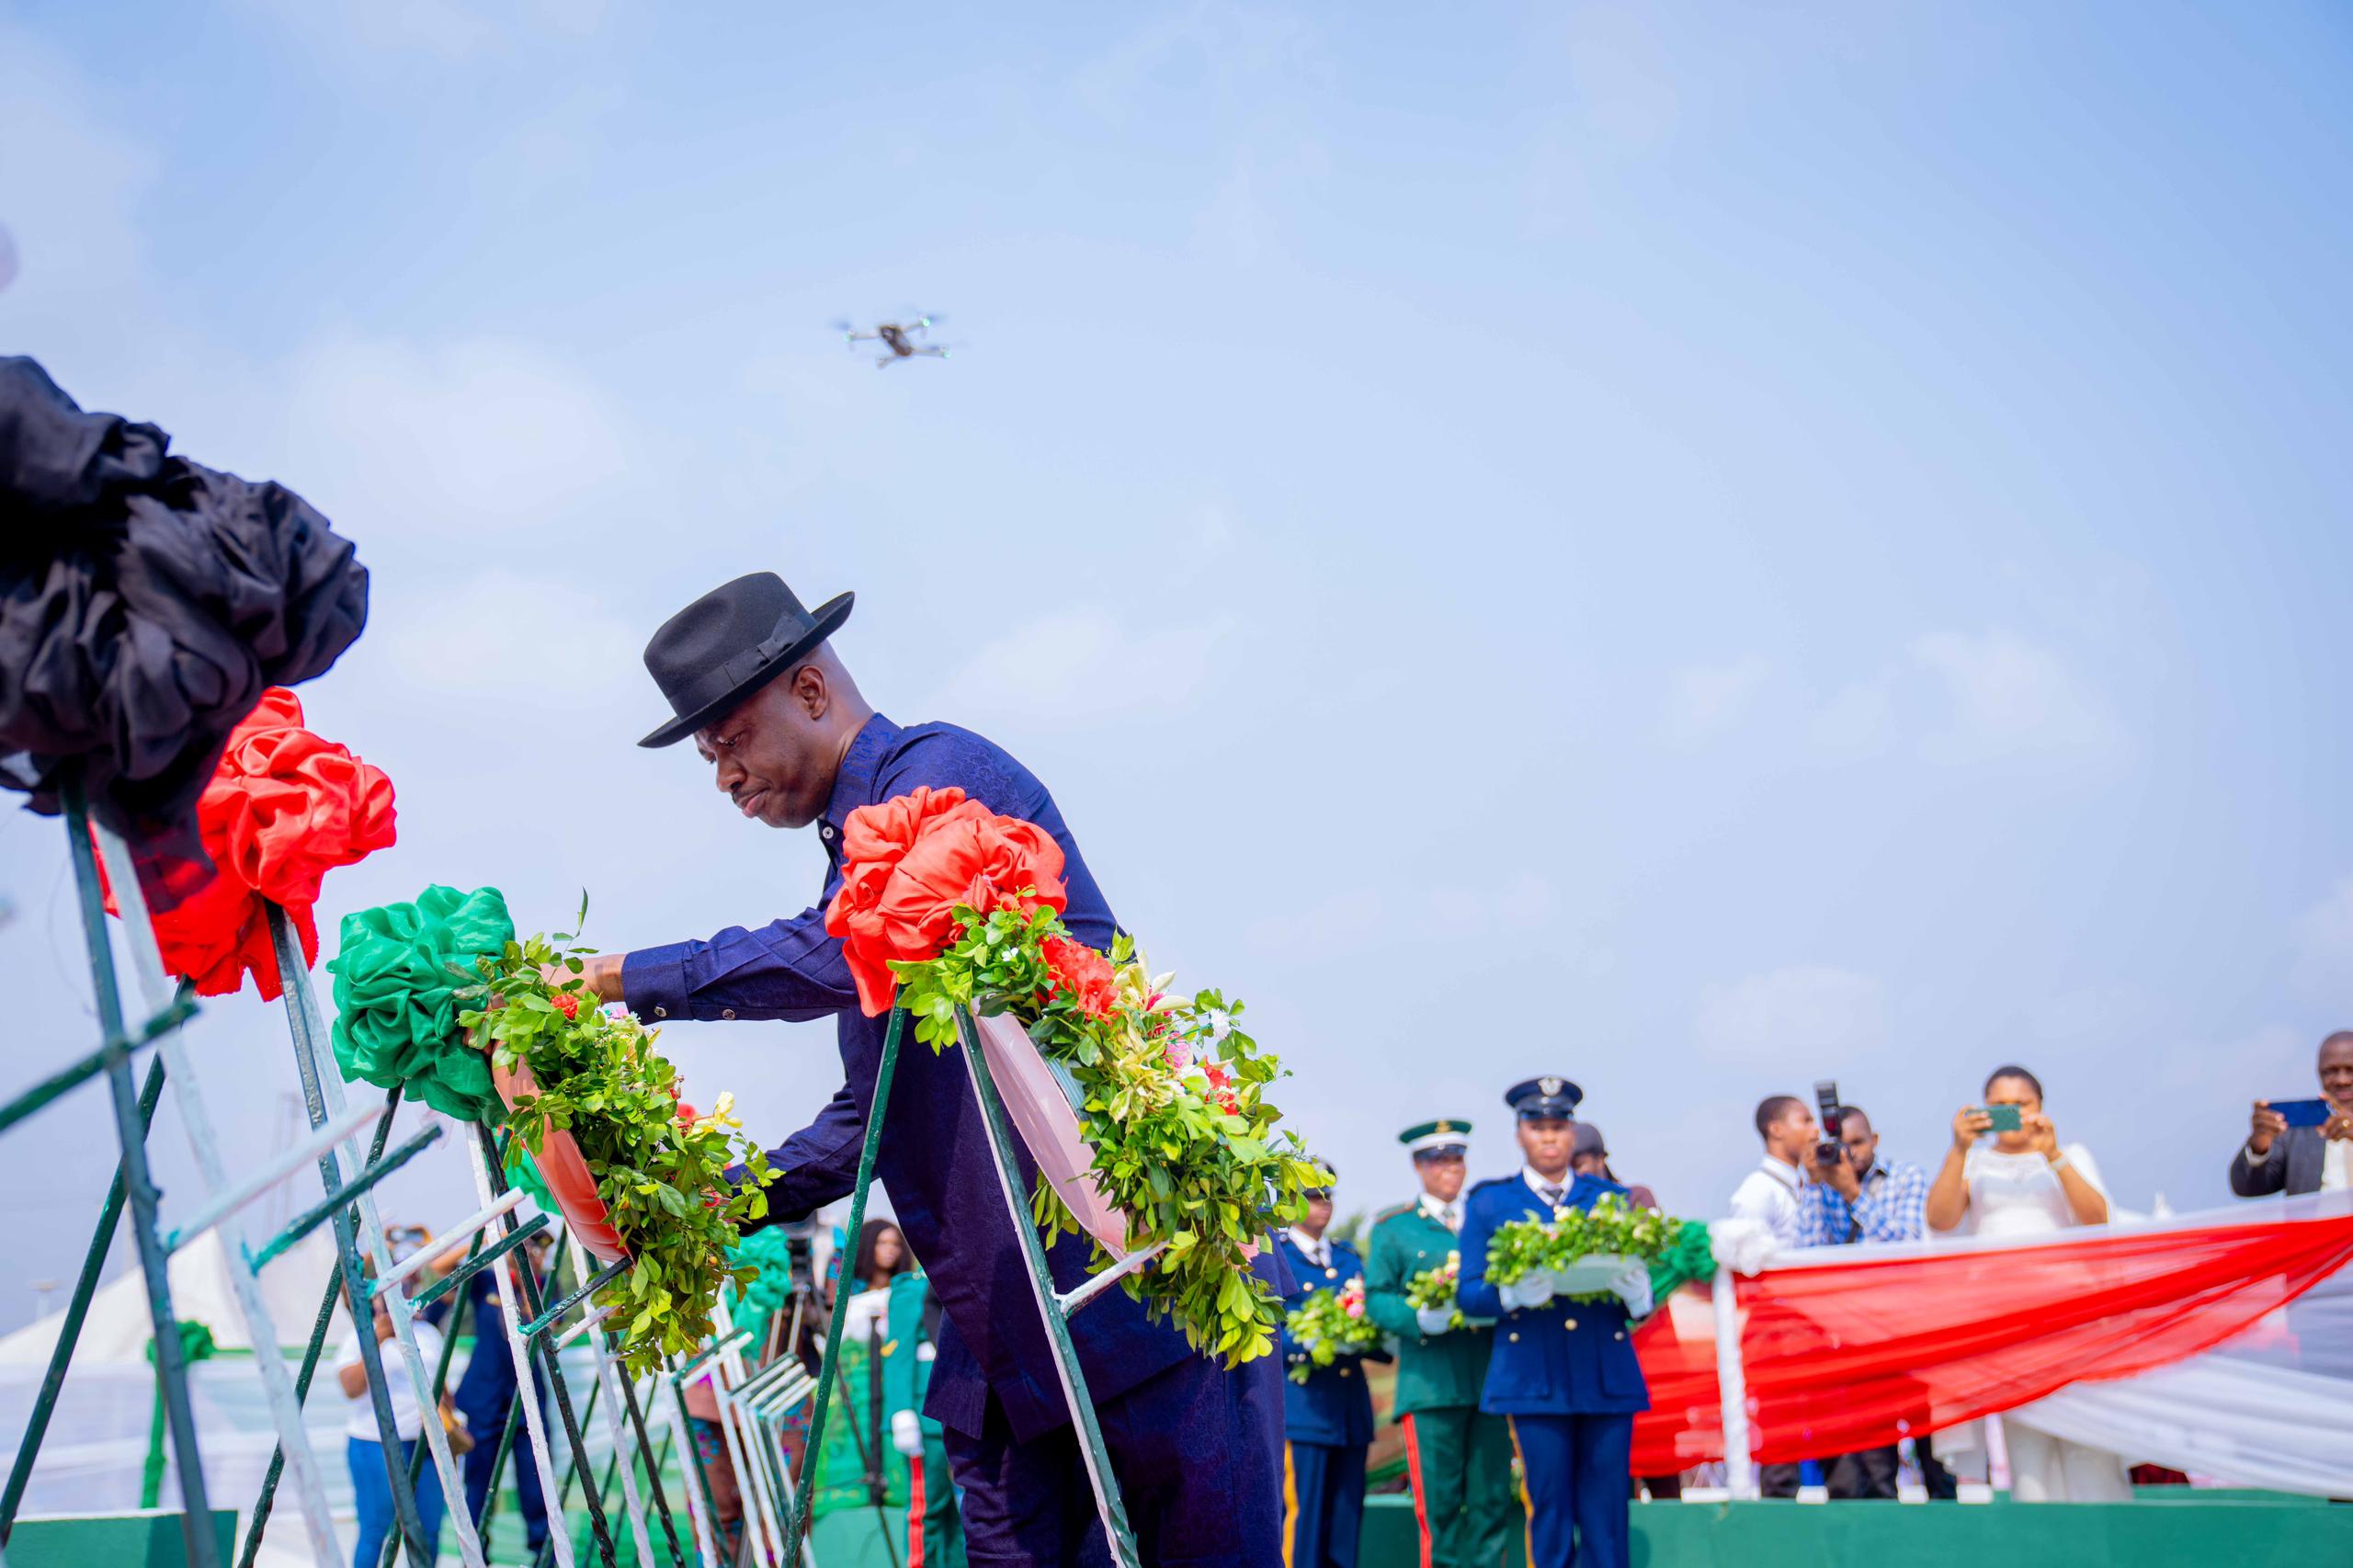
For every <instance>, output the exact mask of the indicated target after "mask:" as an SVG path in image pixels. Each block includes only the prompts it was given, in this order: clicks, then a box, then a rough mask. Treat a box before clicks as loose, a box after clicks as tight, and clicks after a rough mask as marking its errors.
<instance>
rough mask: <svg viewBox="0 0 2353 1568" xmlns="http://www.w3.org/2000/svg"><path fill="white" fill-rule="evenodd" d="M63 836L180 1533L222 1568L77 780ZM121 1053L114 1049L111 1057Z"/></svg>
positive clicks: (193, 1552) (71, 784) (195, 1564)
mask: <svg viewBox="0 0 2353 1568" xmlns="http://www.w3.org/2000/svg"><path fill="white" fill-rule="evenodd" d="M64 794H65V833H66V838H67V841H68V845H69V847H70V849H71V852H72V854H73V857H74V883H75V886H76V889H77V891H78V892H80V894H81V903H82V938H83V941H84V942H85V944H86V945H87V947H88V949H89V955H90V981H91V991H92V993H93V996H94V999H95V1000H96V1001H97V1007H98V1027H99V1028H100V1029H102V1030H103V1031H104V1032H105V1035H106V1039H107V1041H108V1051H107V1054H106V1066H105V1072H106V1075H107V1086H108V1089H109V1090H111V1091H112V1093H113V1096H114V1125H115V1137H116V1139H117V1140H118V1141H119V1142H120V1143H121V1145H122V1177H123V1191H124V1193H125V1195H126V1197H127V1198H128V1199H129V1202H130V1205H131V1244H132V1246H133V1247H134V1248H135V1249H136V1250H137V1253H138V1256H139V1270H140V1273H141V1274H142V1276H143V1277H144V1278H145V1280H146V1284H147V1315H148V1320H149V1322H150V1324H152V1326H153V1331H154V1335H155V1340H154V1343H155V1378H156V1382H157V1385H158V1387H159V1388H160V1389H161V1391H162V1393H163V1398H164V1416H165V1426H166V1427H167V1428H168V1429H169V1430H170V1432H171V1437H172V1457H173V1458H174V1460H176V1461H177V1463H178V1466H179V1477H180V1508H181V1515H180V1533H181V1536H182V1539H183V1540H185V1541H186V1543H187V1546H188V1562H189V1564H190V1565H191V1568H220V1562H221V1552H220V1548H219V1545H218V1544H217V1543H216V1542H215V1541H214V1540H213V1539H212V1510H211V1506H210V1503H209V1502H208V1501H207V1499H206V1497H205V1492H204V1461H203V1458H202V1454H201V1452H200V1450H199V1448H198V1445H197V1437H196V1414H195V1412H194V1411H193V1410H191V1409H190V1408H189V1406H188V1361H187V1358H185V1357H184V1356H183V1355H182V1354H181V1352H180V1333H179V1324H178V1322H177V1320H176V1319H175V1318H174V1317H173V1315H172V1287H171V1275H170V1272H169V1268H168V1267H167V1264H166V1261H165V1256H164V1242H163V1236H162V1233H160V1232H159V1230H158V1229H157V1227H156V1222H155V1199H156V1197H157V1194H156V1190H155V1183H154V1180H153V1176H151V1175H150V1174H149V1171H148V1167H147V1127H146V1122H145V1120H144V1119H143V1118H142V1117H141V1115H140V1113H139V1095H138V1091H137V1090H136V1089H135V1088H133V1087H132V1085H131V1061H130V1048H129V1042H128V1040H127V1038H126V1036H125V1034H124V1031H123V1019H122V992H121V990H120V987H119V984H118V983H117V982H116V978H115V970H114V949H113V946H112V943H111V940H110V938H109V937H108V933H107V916H106V900H105V897H104V895H103V894H102V893H100V892H99V891H98V868H97V858H96V856H95V855H94V854H93V853H92V850H91V846H90V823H89V812H88V806H87V803H86V801H85V797H84V794H83V790H82V780H81V778H80V777H79V776H78V775H75V776H74V777H71V778H67V779H66V781H65V789H64ZM117 1046H119V1049H116V1047H117Z"/></svg>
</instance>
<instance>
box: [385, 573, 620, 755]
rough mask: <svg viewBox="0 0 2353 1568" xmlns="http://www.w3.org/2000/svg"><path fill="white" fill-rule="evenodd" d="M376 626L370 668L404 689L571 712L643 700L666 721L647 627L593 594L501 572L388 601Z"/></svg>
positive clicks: (553, 581)
mask: <svg viewBox="0 0 2353 1568" xmlns="http://www.w3.org/2000/svg"><path fill="white" fill-rule="evenodd" d="M374 619H375V626H374V629H373V635H372V639H371V644H370V645H369V648H368V652H369V653H372V654H374V655H375V658H374V659H373V660H371V661H370V663H373V664H380V665H383V666H387V667H388V668H389V670H390V673H391V676H392V679H394V680H396V681H397V682H398V683H399V685H400V687H402V688H403V689H404V691H410V692H414V691H416V690H429V691H436V692H443V693H450V694H456V695H462V696H463V697H464V698H465V699H467V701H468V702H469V703H486V702H491V701H496V700H500V699H528V700H529V701H532V702H534V703H536V704H544V705H548V706H551V707H554V708H559V709H563V710H571V711H584V710H589V709H592V708H596V707H598V706H600V705H602V704H604V703H606V702H608V701H610V700H620V701H623V702H628V701H630V700H631V699H633V700H634V705H635V706H636V707H638V708H645V709H647V711H648V713H649V715H651V716H652V717H654V718H658V717H659V711H658V710H657V709H654V708H652V707H650V706H649V704H651V703H652V702H653V701H654V696H653V693H652V691H651V689H650V688H649V687H647V684H646V679H645V671H644V667H643V665H642V664H641V663H640V662H639V658H638V648H639V645H640V643H641V642H642V638H643V628H642V626H636V625H632V624H631V623H629V622H626V621H624V620H622V619H620V617H618V616H615V615H614V614H612V613H611V612H610V611H609V610H608V609H607V608H605V607H604V605H603V603H602V602H601V601H600V600H599V599H598V598H597V597H596V596H595V594H594V592H593V591H592V590H589V589H585V588H583V587H580V586H577V585H568V584H566V583H564V582H563V581H560V580H551V579H548V578H542V577H535V576H526V575H524V574H520V573H517V572H511V571H506V570H500V571H494V572H490V573H486V574H483V575H480V576H477V577H474V578H472V579H470V580H469V581H467V582H466V583H465V584H464V585H462V586H460V587H459V588H458V589H457V590H456V591H455V592H452V593H447V594H437V595H431V596H430V597H425V598H422V599H419V598H416V597H411V598H408V599H406V600H402V599H393V600H392V601H391V602H389V603H380V604H379V606H378V607H377V614H376V616H375V618H374ZM647 727H648V728H651V727H652V726H651V723H650V722H649V724H648V726H647Z"/></svg>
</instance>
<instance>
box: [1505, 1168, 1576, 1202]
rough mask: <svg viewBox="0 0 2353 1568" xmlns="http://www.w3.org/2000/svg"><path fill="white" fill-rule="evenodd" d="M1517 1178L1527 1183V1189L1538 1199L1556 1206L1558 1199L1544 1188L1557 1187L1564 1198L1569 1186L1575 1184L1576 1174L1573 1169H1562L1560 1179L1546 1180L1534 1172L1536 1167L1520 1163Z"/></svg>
mask: <svg viewBox="0 0 2353 1568" xmlns="http://www.w3.org/2000/svg"><path fill="white" fill-rule="evenodd" d="M1519 1179H1520V1180H1522V1181H1524V1182H1526V1183H1527V1184H1528V1190H1529V1191H1530V1192H1532V1193H1534V1194H1535V1195H1536V1196H1537V1198H1538V1199H1540V1200H1541V1201H1543V1202H1546V1203H1550V1204H1552V1205H1554V1206H1555V1207H1558V1206H1559V1203H1560V1199H1558V1198H1554V1197H1552V1195H1551V1193H1549V1192H1547V1191H1546V1190H1545V1189H1546V1188H1548V1187H1557V1188H1558V1189H1559V1190H1560V1193H1561V1197H1562V1198H1566V1197H1567V1196H1568V1194H1569V1188H1571V1187H1574V1186H1575V1185H1576V1184H1577V1174H1576V1172H1574V1171H1563V1172H1562V1173H1561V1179H1560V1180H1558V1181H1546V1180H1545V1179H1544V1178H1543V1177H1542V1176H1538V1175H1537V1174H1536V1168H1535V1167H1534V1166H1533V1165H1522V1166H1520V1167H1519Z"/></svg>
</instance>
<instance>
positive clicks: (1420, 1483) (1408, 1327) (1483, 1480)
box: [1364, 1120, 1521, 1568]
mask: <svg viewBox="0 0 2353 1568" xmlns="http://www.w3.org/2000/svg"><path fill="white" fill-rule="evenodd" d="M1470 1132H1471V1124H1470V1123H1469V1122H1467V1121H1459V1120H1449V1121H1425V1122H1423V1123H1421V1124H1420V1125H1419V1126H1417V1127H1409V1128H1407V1129H1405V1131H1404V1132H1402V1133H1400V1134H1399V1135H1398V1142H1401V1143H1403V1144H1404V1145H1405V1147H1406V1148H1407V1149H1409V1150H1411V1151H1412V1152H1413V1156H1414V1174H1415V1176H1418V1177H1419V1178H1420V1179H1421V1184H1422V1192H1421V1196H1420V1197H1418V1198H1416V1199H1414V1201H1412V1202H1411V1203H1404V1204H1400V1205H1399V1206H1398V1207H1396V1208H1394V1209H1391V1210H1386V1211H1384V1212H1383V1213H1382V1214H1381V1217H1380V1218H1379V1219H1378V1220H1377V1221H1375V1222H1374V1224H1373V1227H1372V1239H1371V1242H1370V1256H1368V1257H1367V1259H1366V1262H1365V1270H1364V1283H1365V1310H1366V1311H1367V1312H1370V1313H1371V1314H1372V1320H1373V1321H1374V1322H1375V1323H1377V1324H1380V1325H1381V1327H1382V1328H1384V1329H1386V1330H1387V1331H1388V1332H1389V1333H1390V1334H1392V1335H1395V1336H1396V1340H1397V1400H1396V1409H1395V1411H1394V1413H1393V1414H1394V1415H1395V1417H1396V1419H1397V1420H1399V1421H1401V1422H1403V1423H1404V1428H1405V1464H1406V1475H1407V1477H1408V1478H1409V1479H1410V1480H1411V1481H1412V1482H1413V1484H1414V1521H1415V1524H1416V1525H1417V1526H1419V1527H1420V1530H1421V1568H1501V1565H1502V1564H1503V1563H1504V1562H1505V1561H1506V1557H1507V1555H1508V1554H1509V1552H1510V1551H1511V1546H1512V1541H1513V1540H1514V1538H1515V1537H1516V1536H1518V1533H1519V1527H1520V1519H1521V1515H1520V1508H1519V1499H1518V1496H1517V1495H1516V1494H1514V1492H1513V1490H1512V1480H1511V1427H1510V1425H1509V1423H1507V1422H1506V1420H1505V1419H1504V1417H1502V1416H1500V1415H1487V1414H1486V1413H1484V1412H1483V1411H1482V1410H1481V1409H1480V1408H1479V1392H1480V1391H1481V1390H1482V1389H1483V1388H1484V1387H1485V1386H1486V1381H1487V1351H1488V1347H1489V1346H1490V1344H1491V1342H1492V1341H1493V1340H1494V1337H1495V1335H1494V1333H1493V1331H1492V1328H1491V1327H1490V1325H1488V1324H1471V1325H1469V1326H1467V1327H1461V1328H1456V1327H1451V1326H1449V1324H1450V1323H1451V1321H1452V1319H1453V1316H1454V1312H1453V1309H1451V1308H1447V1307H1439V1308H1425V1309H1420V1310H1416V1309H1415V1308H1414V1307H1413V1306H1411V1305H1409V1304H1408V1303H1407V1302H1406V1300H1405V1287H1406V1285H1407V1284H1408V1283H1410V1282H1411V1281H1412V1279H1413V1278H1414V1276H1415V1275H1416V1274H1421V1273H1425V1272H1427V1270H1429V1269H1433V1268H1439V1267H1444V1266H1445V1265H1446V1262H1447V1260H1448V1258H1449V1257H1451V1256H1453V1255H1454V1252H1455V1247H1456V1242H1455V1238H1456V1236H1457V1234H1458V1233H1460V1232H1461V1229H1462V1204H1461V1194H1462V1178H1463V1171H1464V1167H1463V1161H1462V1156H1463V1152H1464V1149H1465V1147H1466V1144H1465V1142H1464V1141H1465V1140H1466V1139H1467V1138H1468V1137H1469V1136H1470Z"/></svg>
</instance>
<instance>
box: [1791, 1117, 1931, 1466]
mask: <svg viewBox="0 0 2353 1568" xmlns="http://www.w3.org/2000/svg"><path fill="white" fill-rule="evenodd" d="M1815 1093H1816V1094H1817V1095H1818V1096H1821V1099H1822V1105H1823V1129H1824V1133H1825V1134H1826V1136H1825V1137H1824V1138H1823V1139H1822V1140H1821V1141H1820V1142H1816V1143H1815V1144H1814V1145H1813V1147H1812V1148H1810V1149H1809V1150H1807V1151H1806V1174H1807V1176H1810V1177H1811V1178H1812V1179H1813V1182H1814V1184H1815V1185H1816V1186H1818V1187H1820V1189H1821V1195H1820V1202H1821V1204H1822V1206H1823V1209H1824V1213H1825V1215H1826V1216H1827V1220H1828V1225H1829V1231H1830V1239H1831V1240H1832V1241H1835V1242H1916V1241H1918V1240H1920V1239H1921V1238H1922V1237H1923V1236H1925V1235H1927V1233H1928V1221H1927V1202H1928V1177H1927V1173H1926V1172H1924V1171H1923V1170H1921V1169H1920V1167H1919V1166H1917V1165H1912V1164H1910V1163H1908V1162H1905V1161H1902V1160H1890V1159H1884V1158H1882V1157H1881V1154H1880V1152H1879V1134H1878V1133H1877V1132H1875V1131H1872V1130H1871V1120H1870V1117H1869V1116H1866V1115H1865V1114H1864V1113H1863V1111H1862V1109H1861V1108H1859V1107H1857V1106H1850V1105H1840V1104H1839V1103H1838V1086H1837V1085H1836V1084H1820V1085H1815ZM1922 1452H1923V1453H1924V1454H1925V1453H1926V1452H1927V1448H1926V1444H1925V1443H1924V1444H1923V1445H1922ZM1899 1462H1900V1461H1899V1458H1898V1455H1897V1453H1896V1445H1895V1444H1893V1443H1889V1444H1886V1445H1884V1446H1883V1447H1881V1448H1876V1449H1859V1450H1858V1451H1856V1452H1854V1453H1851V1454H1839V1455H1837V1456H1836V1457H1835V1458H1832V1459H1827V1460H1824V1461H1823V1463H1822V1471H1823V1480H1824V1483H1826V1484H1827V1486H1828V1488H1829V1492H1830V1495H1831V1496H1833V1497H1834V1498H1856V1497H1877V1498H1882V1499H1893V1497H1894V1496H1895V1477H1896V1471H1897V1469H1898V1466H1899ZM1921 1469H1922V1470H1923V1471H1927V1463H1926V1462H1924V1463H1923V1464H1922V1466H1921ZM1932 1490H1933V1485H1932Z"/></svg>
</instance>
